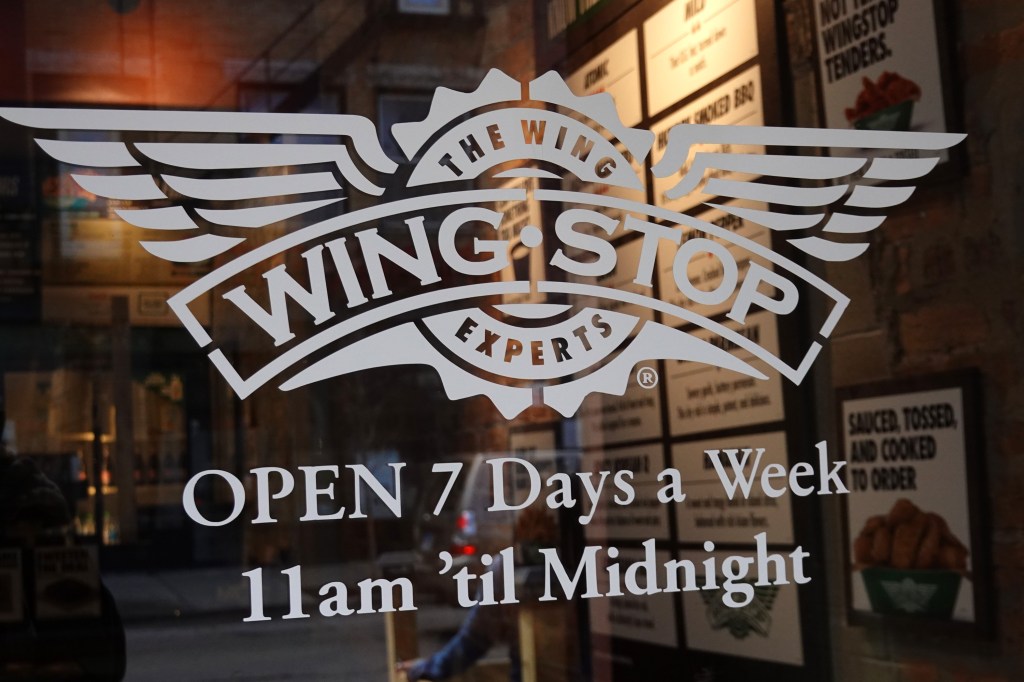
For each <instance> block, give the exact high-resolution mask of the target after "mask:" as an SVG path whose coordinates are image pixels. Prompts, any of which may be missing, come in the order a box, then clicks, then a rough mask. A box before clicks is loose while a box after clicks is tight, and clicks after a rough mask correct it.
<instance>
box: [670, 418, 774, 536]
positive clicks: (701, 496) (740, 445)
mask: <svg viewBox="0 0 1024 682" xmlns="http://www.w3.org/2000/svg"><path fill="white" fill-rule="evenodd" d="M733 448H737V449H739V450H740V452H739V453H738V454H737V457H738V458H740V459H741V460H742V456H743V453H742V450H743V449H744V448H751V449H752V450H753V452H751V454H750V457H749V458H748V459H747V466H746V468H745V469H744V475H745V476H750V474H751V472H752V471H754V470H753V465H754V463H755V460H756V458H757V450H758V449H759V448H764V454H763V455H762V456H761V461H760V463H759V465H758V469H757V471H755V472H754V473H755V474H756V476H757V480H758V481H760V473H761V472H762V471H763V470H764V468H765V467H766V466H768V465H769V464H781V465H782V466H783V467H787V468H788V464H789V457H788V453H787V452H786V434H784V433H783V432H781V431H775V432H772V433H755V434H751V435H749V436H730V437H727V438H713V439H710V440H702V441H695V442H690V443H679V444H677V445H675V446H673V448H672V465H673V466H674V467H675V468H676V469H678V470H679V473H680V474H681V476H682V480H683V490H684V492H685V493H686V500H685V501H684V502H683V503H682V504H680V505H677V506H676V523H677V527H678V529H679V541H680V542H694V543H700V542H704V541H705V540H711V541H712V542H716V543H723V542H737V543H740V542H742V543H750V542H751V541H752V538H753V537H754V536H755V535H757V534H758V533H768V537H769V538H771V541H772V542H773V543H783V544H785V543H790V542H793V512H792V507H791V504H790V495H791V493H789V492H787V493H786V494H784V495H782V496H780V497H775V498H772V497H769V496H767V495H765V494H764V492H763V491H762V490H761V488H760V485H759V484H755V485H754V486H752V487H751V493H750V495H749V497H743V496H742V495H741V494H739V493H737V494H736V495H735V496H734V498H733V499H731V500H730V499H729V496H728V494H727V493H726V491H725V487H724V485H723V482H722V479H720V478H719V477H718V475H717V473H716V472H715V468H714V465H713V464H712V462H711V459H710V458H709V457H708V456H707V454H705V451H706V450H719V451H724V450H726V449H733ZM719 457H720V461H721V462H722V464H723V466H724V467H725V470H726V471H727V472H728V473H729V474H730V475H732V468H731V467H730V466H729V463H728V462H729V459H728V456H727V455H725V454H724V453H720V454H719ZM776 483H778V485H780V486H782V485H785V482H779V481H776Z"/></svg>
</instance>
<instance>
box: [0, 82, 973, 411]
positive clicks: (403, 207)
mask: <svg viewBox="0 0 1024 682" xmlns="http://www.w3.org/2000/svg"><path fill="white" fill-rule="evenodd" d="M524 100H525V101H524ZM0 116H2V117H3V118H6V119H8V120H9V121H12V122H15V123H18V124H21V125H24V126H28V127H32V128H36V129H49V130H58V131H67V132H65V133H63V134H62V135H60V139H54V137H55V136H54V135H49V136H48V137H41V138H40V139H38V140H37V141H38V144H39V145H40V146H41V147H42V149H43V150H44V151H45V152H46V153H47V154H48V155H50V156H52V157H53V158H54V159H56V160H58V161H60V162H62V163H66V164H70V165H74V166H82V167H86V168H88V169H89V170H83V171H79V172H72V177H73V178H74V180H75V181H76V182H77V183H78V184H79V185H81V187H82V188H83V189H85V190H86V191H88V192H90V193H93V194H95V195H97V196H100V197H105V198H108V199H112V200H120V201H125V202H130V203H126V204H125V206H126V207H125V208H121V209H119V210H118V211H117V214H118V216H119V217H120V218H121V219H123V220H124V221H126V222H128V223H130V224H131V225H133V226H135V227H137V228H141V229H140V235H143V236H141V244H142V246H143V248H145V249H146V250H147V251H149V252H150V253H151V254H153V255H154V256H156V257H157V258H162V259H164V260H167V261H172V262H176V263H196V262H202V261H210V262H211V264H212V265H215V266H216V267H214V268H213V269H211V270H210V271H209V272H208V274H205V275H204V276H202V277H201V278H199V279H198V280H197V281H195V282H194V283H192V284H190V285H189V286H186V287H185V288H184V289H183V290H181V291H180V292H179V293H177V294H175V295H174V296H173V297H172V298H170V300H169V301H168V304H169V306H170V307H171V309H172V310H173V311H174V312H175V313H176V314H177V316H178V317H179V319H180V320H181V322H182V324H183V325H184V326H185V328H186V329H187V330H188V331H189V333H191V335H192V337H193V338H194V339H195V341H196V342H197V343H198V344H199V345H200V346H201V347H203V348H207V349H209V357H210V359H211V361H212V362H213V364H214V365H215V366H216V367H217V369H218V370H219V371H220V372H221V374H222V375H223V376H224V378H225V379H226V380H227V382H228V383H229V384H230V385H231V387H232V388H233V389H234V390H235V392H236V393H237V394H238V395H239V396H240V397H242V398H244V397H246V396H248V395H250V394H252V393H253V392H254V391H256V390H257V389H259V388H261V387H263V386H264V385H266V384H268V383H272V384H274V385H277V386H279V387H280V388H281V389H282V390H285V391H288V390H291V389H294V388H297V387H300V386H305V385H308V384H311V383H313V382H317V381H322V380H324V379H328V378H330V377H335V376H339V375H342V374H348V373H351V372H356V371H359V370H364V369H369V368H373V367H383V366H390V365H401V364H425V365H429V366H431V367H433V368H434V369H436V370H437V372H438V373H439V375H440V377H441V379H442V381H443V383H444V388H445V391H446V392H447V394H448V396H449V398H451V399H458V398H464V397H468V396H472V395H485V396H487V397H488V398H490V400H491V401H493V403H494V405H495V406H496V407H497V408H498V410H499V411H500V412H501V413H502V414H503V415H504V416H505V417H507V418H512V417H514V416H516V415H517V414H519V413H520V412H522V411H523V410H524V409H526V408H527V407H529V406H530V405H531V404H533V403H534V402H535V401H534V398H535V396H537V399H538V400H539V401H542V402H543V403H545V404H547V405H549V406H551V407H552V408H554V409H556V410H557V411H558V412H560V413H561V414H563V415H565V416H571V415H573V414H574V413H575V412H576V411H577V409H578V408H579V406H580V403H581V402H582V401H583V399H584V398H586V396H587V395H589V394H591V393H594V392H601V393H610V394H617V395H621V394H622V393H623V392H624V391H625V390H626V388H627V384H628V382H629V381H630V380H631V379H633V378H634V377H635V376H636V377H638V376H640V374H641V373H638V372H637V371H636V370H637V368H641V369H645V368H646V367H645V365H644V361H652V360H657V359H665V360H670V359H671V360H683V361H691V362H696V363H703V364H707V365H713V366H716V367H720V368H723V369H726V370H731V371H733V372H737V373H739V374H741V375H746V376H747V377H752V378H753V379H758V380H764V379H767V378H768V377H767V375H766V373H765V372H764V371H762V369H759V367H760V368H768V369H770V371H774V372H779V373H781V374H782V375H784V376H786V377H787V378H789V379H790V380H792V381H793V382H797V383H799V382H800V381H801V380H802V379H803V377H804V376H805V374H806V373H807V371H808V370H809V368H810V366H811V364H812V363H813V361H814V359H815V357H816V356H817V354H818V352H819V351H820V349H821V343H822V341H823V340H824V339H825V338H827V337H828V336H829V334H830V333H831V332H832V330H833V329H834V328H835V325H836V323H837V322H838V321H839V318H840V317H841V316H842V314H843V311H844V310H845V308H846V306H847V304H848V302H849V299H847V298H846V297H845V296H844V295H843V294H842V293H840V292H839V291H837V290H836V289H835V288H834V287H832V286H831V285H829V284H828V283H827V282H825V281H823V280H822V279H820V278H819V277H817V276H815V275H814V274H813V273H811V272H810V271H808V270H807V269H805V268H803V267H801V266H800V265H798V264H797V263H795V262H793V261H792V260H790V259H788V258H786V257H783V256H782V255H781V254H779V253H777V252H776V251H774V250H773V249H772V248H770V243H771V242H770V240H764V239H761V240H755V239H751V238H749V237H747V236H744V235H743V234H741V231H740V230H736V229H734V225H735V224H736V223H751V224H756V225H760V226H763V227H765V228H768V229H769V230H770V231H772V232H778V233H780V234H781V235H782V236H783V237H785V239H786V241H788V242H789V244H791V245H792V246H793V247H795V248H797V249H800V250H801V251H803V252H805V253H806V254H809V255H810V256H813V257H815V258H819V259H823V260H826V261H841V260H849V259H852V258H855V257H857V256H858V255H860V254H861V253H863V252H864V250H865V249H866V248H867V246H868V244H867V233H869V232H870V231H871V230H873V229H874V228H876V227H878V226H879V225H880V224H881V223H882V220H883V219H884V211H886V210H887V209H889V208H891V207H894V206H896V205H898V204H900V203H902V202H904V201H906V200H907V198H909V196H910V195H911V193H912V192H913V189H914V187H913V186H912V184H911V183H912V181H914V180H916V179H918V178H920V177H922V176H924V175H926V174H927V173H928V172H929V171H930V170H931V169H932V168H934V167H935V165H936V163H937V162H938V158H939V154H940V153H941V150H943V149H946V148H949V147H951V146H953V145H955V144H956V143H958V142H959V141H960V140H962V139H963V136H962V135H954V134H926V133H902V132H879V131H861V130H812V129H789V128H763V127H730V126H708V125H687V124H681V125H677V126H675V127H674V128H672V129H670V130H669V131H668V133H667V136H664V137H662V138H661V139H659V140H658V143H659V144H658V147H659V150H661V156H660V158H659V159H658V160H657V163H654V164H653V166H652V168H651V172H652V173H653V176H654V177H655V178H656V179H658V180H659V182H661V181H664V180H665V179H671V180H672V182H674V184H671V183H670V189H668V190H667V191H665V192H664V198H665V199H666V201H671V200H674V199H678V198H680V197H684V196H694V197H696V198H697V199H698V201H697V203H702V204H706V205H707V207H710V208H711V209H716V210H717V211H718V214H719V215H720V216H721V218H720V219H716V220H713V221H710V220H709V221H705V220H700V219H697V218H694V217H692V216H690V215H687V214H684V213H678V212H674V211H671V210H667V209H666V208H664V207H660V206H657V205H649V204H647V203H644V202H640V201H636V200H634V199H631V198H628V197H629V196H630V192H629V191H633V193H634V195H635V194H636V193H637V191H640V190H642V189H643V187H644V183H643V175H642V174H643V173H644V172H645V170H644V166H643V163H644V161H645V159H646V158H647V156H648V154H649V153H650V152H651V150H652V147H654V143H655V139H654V135H653V133H651V132H649V131H644V130H635V129H631V128H627V127H625V126H624V125H622V123H621V122H620V120H619V117H618V115H617V113H616V110H615V106H614V104H613V102H612V100H611V97H610V96H608V95H607V94H603V95H595V96H591V97H585V98H581V97H577V96H575V95H573V94H572V93H571V92H570V90H569V88H568V87H567V86H566V84H565V82H564V81H563V80H562V79H561V78H560V77H559V76H558V75H557V74H555V73H554V72H551V73H547V74H545V75H543V76H541V77H539V78H537V79H535V80H533V81H532V82H530V83H529V84H528V85H527V86H526V87H525V88H524V87H523V85H522V84H520V83H519V82H518V81H516V80H514V79H512V78H510V77H508V76H507V75H505V74H503V73H501V72H500V71H491V72H490V73H489V74H488V75H487V77H486V78H485V79H484V80H483V82H482V83H481V84H480V86H479V88H477V90H476V91H474V92H470V93H459V92H453V91H450V90H446V89H439V90H438V91H437V92H436V93H435V97H434V101H433V105H432V107H431V109H430V112H429V115H428V116H427V117H426V119H425V120H423V121H420V122H416V123H400V124H396V125H395V126H394V127H393V128H392V130H391V133H392V135H393V137H394V139H395V141H396V142H397V144H398V146H399V147H400V149H401V150H402V152H404V154H405V155H406V157H407V158H408V159H412V160H413V162H412V163H411V166H407V167H406V168H404V169H402V170H403V172H404V171H408V180H407V181H405V188H404V190H403V198H399V199H396V200H392V201H388V200H387V193H386V192H385V187H388V186H394V184H395V182H394V180H395V179H396V178H397V177H399V175H398V171H399V170H400V167H399V165H398V164H396V163H395V162H394V161H393V160H392V159H391V158H390V157H389V156H388V155H387V154H386V153H385V151H384V148H383V147H382V146H381V144H380V143H379V142H378V138H377V131H376V130H375V129H374V126H373V124H372V123H371V122H370V121H368V120H367V119H365V118H361V117H357V116H342V115H334V116H332V115H316V114H264V113H222V112H177V111H124V110H113V111H112V110H82V109H79V110H73V109H0ZM98 130H101V131H111V132H117V133H120V134H121V137H119V138H113V136H111V138H112V139H119V140H120V141H97V140H96V137H97V134H96V133H95V132H91V133H88V134H86V135H85V136H83V135H81V133H79V132H78V131H98ZM142 133H145V134H148V135H147V136H146V137H145V138H144V139H147V140H152V139H156V140H157V141H142V139H141V138H140V139H139V140H138V141H133V136H139V134H142ZM239 138H242V141H239ZM274 138H276V141H275V142H274V143H271V142H268V141H267V140H271V139H274ZM325 139H327V140H331V142H330V143H325V142H324V140H325ZM338 139H340V142H338V141H336V140H338ZM821 147H831V148H833V149H835V148H845V149H846V150H848V155H847V156H834V157H821V156H813V155H812V156H809V155H807V153H806V152H805V153H804V154H801V153H799V152H800V151H801V150H802V149H803V150H807V149H811V150H816V149H817V148H821ZM766 150H785V151H783V152H781V153H766ZM894 150H896V151H897V153H894ZM638 169H639V170H638ZM402 177H404V176H402ZM559 183H561V184H559ZM581 186H582V187H587V188H590V191H587V192H580V191H574V188H579V187H581ZM474 187H475V188H474ZM567 188H568V189H567ZM357 192H358V193H362V194H363V195H372V196H375V197H381V199H379V200H376V203H374V204H373V205H371V206H369V207H366V208H358V209H352V208H350V206H349V203H350V202H351V199H352V197H353V195H354V193H357ZM382 195H383V196H382ZM271 199H273V201H271ZM363 203H366V202H363ZM656 203H659V202H656ZM660 203H664V202H660ZM541 216H547V218H541ZM300 217H301V218H304V219H305V221H306V223H308V224H305V225H295V221H297V220H298V219H299V218H300ZM283 221H287V222H283ZM537 222H547V223H549V224H548V225H547V227H548V229H541V228H542V225H540V224H535V223H537ZM278 224H283V225H285V226H287V228H288V229H280V226H279V225H278ZM274 225H278V228H277V229H274V230H270V231H268V233H270V234H273V235H274V238H273V239H271V240H269V241H267V238H266V237H262V238H261V237H260V236H259V235H260V234H261V233H260V232H259V230H260V229H261V228H267V227H268V226H274ZM293 225H294V227H293ZM167 230H173V231H175V232H173V234H174V235H175V236H177V235H180V239H166V238H163V239H159V240H157V239H154V238H151V237H150V238H147V237H146V236H144V235H146V234H152V233H154V232H156V231H167ZM620 237H621V239H620ZM837 237H838V239H837ZM766 242H767V243H766ZM243 243H244V244H245V246H248V247H249V248H248V249H246V248H245V246H243ZM623 244H629V245H630V247H629V249H628V251H629V253H630V256H629V257H628V258H627V257H626V256H625V255H624V254H626V252H627V249H626V248H624V247H623V246H622V245H623ZM296 254H297V255H298V257H296ZM535 254H538V255H540V256H542V258H541V259H538V258H535V257H534V256H535ZM535 264H539V266H540V267H535ZM254 273H258V274H259V275H261V277H255V276H253V275H254ZM623 276H624V277H625V280H623V279H622V278H623ZM622 281H626V282H628V283H629V286H622V285H621V284H620V285H616V284H615V283H616V282H620V283H621V282H622ZM208 295H213V296H217V297H221V298H222V299H224V300H225V301H227V302H228V303H227V305H229V306H233V307H235V308H236V309H237V313H238V316H237V317H238V319H239V320H242V323H243V324H245V325H249V327H250V328H251V330H252V333H253V334H262V335H266V336H267V337H269V339H270V340H272V342H273V344H274V347H275V348H276V349H277V352H276V354H275V355H274V356H273V357H272V359H270V360H269V362H266V364H264V365H263V366H261V367H260V368H258V369H257V370H255V371H252V372H250V373H248V374H246V375H244V376H243V373H242V372H241V371H240V369H239V368H238V367H237V366H236V365H234V364H232V360H231V358H230V357H229V355H228V354H227V353H225V352H224V350H223V348H221V347H219V346H218V340H217V339H215V338H213V337H212V335H213V334H214V333H215V328H211V329H207V328H206V327H204V326H203V325H202V324H201V323H200V321H199V319H197V316H196V313H195V310H194V308H195V306H196V302H197V300H199V299H200V298H203V297H206V296H208ZM814 297H817V298H818V300H817V301H813V300H812V298H814ZM810 306H814V307H816V308H818V309H823V310H826V311H827V316H826V319H825V322H824V324H823V325H822V326H821V328H820V329H819V330H818V333H817V336H818V337H820V338H812V339H809V340H808V341H807V343H806V344H805V345H804V346H803V347H801V348H800V349H799V352H798V353H794V354H793V355H792V357H790V354H789V353H787V358H790V359H789V361H788V362H787V361H784V360H783V359H782V358H781V357H779V355H780V353H777V352H772V351H771V350H769V348H768V347H766V346H765V345H761V344H760V343H759V333H758V325H757V323H756V319H757V318H758V316H763V315H775V316H780V317H784V316H788V315H796V314H799V310H800V309H801V308H803V309H804V310H806V309H807V308H808V307H810ZM769 345H773V344H769ZM775 345H777V344H775ZM737 349H741V350H742V351H744V352H735V351H737ZM730 351H733V352H730ZM743 358H746V359H743ZM793 358H795V361H794V359H793ZM754 359H757V360H760V361H761V362H756V363H755V362H753V360H754ZM647 369H648V371H649V372H651V374H652V375H653V372H652V371H651V370H650V369H649V368H647ZM655 378H656V377H645V379H644V380H646V381H648V382H650V381H653V380H654V379H655ZM636 380H638V381H639V380H640V379H636Z"/></svg>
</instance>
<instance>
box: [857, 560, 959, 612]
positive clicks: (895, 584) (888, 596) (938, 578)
mask: <svg viewBox="0 0 1024 682" xmlns="http://www.w3.org/2000/svg"><path fill="white" fill-rule="evenodd" d="M861 576H862V577H863V579H864V588H865V589H866V590H867V593H868V600H870V602H871V610H872V611H874V612H875V613H878V614H883V615H905V616H923V617H926V618H944V619H948V618H951V617H952V615H953V607H954V606H955V605H956V598H957V596H958V595H959V593H960V583H961V581H962V580H963V576H962V575H961V574H960V573H957V572H956V571H948V570H926V569H916V570H901V569H898V568H880V567H872V568H865V569H863V570H862V571H861Z"/></svg>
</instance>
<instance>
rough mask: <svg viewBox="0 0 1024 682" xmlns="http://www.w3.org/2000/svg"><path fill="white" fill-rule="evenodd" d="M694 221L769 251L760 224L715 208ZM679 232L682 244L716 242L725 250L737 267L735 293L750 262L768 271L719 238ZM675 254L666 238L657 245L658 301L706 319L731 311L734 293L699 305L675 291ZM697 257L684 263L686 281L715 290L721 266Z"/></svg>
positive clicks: (767, 234) (762, 261)
mask: <svg viewBox="0 0 1024 682" xmlns="http://www.w3.org/2000/svg"><path fill="white" fill-rule="evenodd" d="M729 205H736V206H743V207H745V208H752V209H755V210H761V211H766V210H768V205H767V204H765V203H763V202H759V201H745V200H741V201H732V202H729ZM697 219H698V220H702V221H704V222H706V223H711V224H712V225H715V226H717V227H720V228H722V229H724V230H728V231H729V232H732V233H733V234H736V235H739V236H740V237H745V238H746V239H749V240H751V241H753V242H755V243H757V244H760V245H761V246H763V247H765V248H767V249H770V248H771V241H772V237H771V231H770V230H769V229H768V228H766V227H764V226H763V225H758V224H757V223H754V222H750V221H749V220H744V219H743V218H740V217H739V216H735V215H732V214H731V213H726V212H725V211H721V210H719V209H717V208H716V209H712V210H710V211H705V212H704V213H701V214H699V215H698V216H697ZM682 230H683V242H684V243H685V242H686V240H687V239H690V238H691V237H701V238H703V239H710V240H712V241H714V242H717V243H719V244H721V245H722V246H724V247H725V248H726V249H728V251H729V253H730V254H731V255H732V258H733V260H734V261H735V262H736V266H737V268H738V275H737V287H736V291H739V286H738V285H739V284H740V283H742V282H743V280H744V279H745V278H746V276H747V270H748V267H749V264H750V263H751V262H754V263H757V264H758V265H760V266H762V267H764V268H766V269H768V270H771V269H772V263H771V262H770V261H769V260H768V259H766V258H762V257H761V256H758V255H754V254H752V253H750V252H749V251H747V250H746V249H744V248H743V247H742V246H740V245H738V244H736V243H735V242H732V241H729V240H727V239H722V238H721V237H712V236H710V235H709V234H707V233H706V232H701V231H700V230H695V229H693V228H690V227H687V226H682ZM678 251H679V247H678V246H676V245H675V244H673V243H671V242H669V241H668V240H666V239H663V240H661V241H660V242H659V244H658V276H659V278H660V291H661V297H662V299H663V300H664V301H666V302H667V303H671V304H672V305H677V306H680V307H682V308H686V309H687V310H693V311H694V312H697V313H700V314H701V315H703V316H705V317H708V318H712V317H715V316H716V315H719V314H721V313H724V312H726V311H728V310H731V309H732V306H733V303H734V302H735V301H736V293H735V292H734V293H733V295H732V296H730V297H729V298H727V299H725V300H724V301H722V302H721V303H716V304H712V305H701V304H698V303H694V302H693V301H691V300H690V299H689V298H687V297H686V296H685V295H684V294H683V293H682V292H681V291H680V290H679V286H678V285H677V284H676V281H675V275H674V274H673V266H674V265H675V259H676V253H677V252H678ZM700 254H701V255H698V256H697V257H694V258H691V259H690V261H689V263H688V264H687V266H686V280H687V282H691V283H693V284H694V285H695V286H696V287H697V288H698V289H700V290H702V291H715V290H716V289H718V287H719V286H721V284H722V279H723V276H724V270H723V268H722V263H721V261H720V260H719V259H718V258H717V257H715V256H714V254H711V253H710V252H700Z"/></svg>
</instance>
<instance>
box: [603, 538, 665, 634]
mask: <svg viewBox="0 0 1024 682" xmlns="http://www.w3.org/2000/svg"><path fill="white" fill-rule="evenodd" d="M653 556H654V562H655V564H656V566H657V568H660V567H662V566H664V565H665V562H666V561H669V560H670V559H671V557H670V556H669V553H668V552H658V551H655V552H653ZM597 557H598V561H597V563H598V568H597V583H598V590H599V591H600V592H601V594H604V593H606V592H607V591H608V589H609V585H608V570H607V566H608V561H609V560H608V556H607V554H606V553H604V552H599V553H598V555H597ZM645 558H646V557H645V554H644V551H643V550H639V549H620V550H619V556H618V559H616V561H617V562H618V563H619V564H620V571H624V570H625V569H624V568H621V567H622V566H628V565H629V564H632V563H634V562H637V561H642V560H644V559H645ZM657 568H655V570H652V571H651V575H658V570H657ZM643 575H644V572H643V571H638V584H639V585H640V586H641V587H646V582H645V581H644V577H643ZM672 597H673V595H672V594H669V593H665V592H661V593H658V594H652V595H640V596H638V595H633V594H630V593H628V592H624V593H623V594H622V595H620V596H615V597H609V598H603V599H588V600H587V603H588V604H590V627H591V629H592V630H593V631H594V632H595V633H597V634H603V635H610V636H612V637H616V638H621V639H629V640H633V641H636V642H645V643H649V644H658V645H661V646H667V647H675V646H676V645H677V644H678V639H677V637H678V635H677V634H676V614H675V608H674V605H673V602H672Z"/></svg>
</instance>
